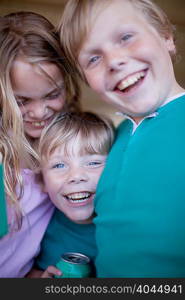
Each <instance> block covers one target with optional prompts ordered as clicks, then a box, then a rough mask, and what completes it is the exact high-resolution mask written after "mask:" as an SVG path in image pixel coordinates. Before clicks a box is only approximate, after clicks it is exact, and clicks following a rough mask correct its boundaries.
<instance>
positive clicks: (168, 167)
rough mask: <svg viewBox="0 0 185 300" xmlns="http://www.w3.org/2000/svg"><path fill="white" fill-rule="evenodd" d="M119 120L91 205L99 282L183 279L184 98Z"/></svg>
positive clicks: (184, 249)
mask: <svg viewBox="0 0 185 300" xmlns="http://www.w3.org/2000/svg"><path fill="white" fill-rule="evenodd" d="M132 128H133V124H132V122H131V121H130V120H127V121H124V122H123V123H122V124H121V125H120V127H119V128H118V132H117V138H116V141H115V144H114V145H113V148H112V150H111V152H110V155H109V157H108V161H107V165H106V167H105V170H104V172H103V174H102V177H101V179H100V182H99V185H98V191H97V196H96V201H95V206H96V207H95V210H96V213H97V217H96V218H95V220H94V222H95V225H96V243H97V248H98V256H97V259H96V270H97V276H98V277H127V278H128V277H145V278H147V277H185V96H182V97H179V98H178V99H175V100H173V101H172V102H170V103H168V104H166V105H165V106H163V107H161V108H159V109H158V111H157V116H156V117H153V118H147V119H145V120H144V121H143V122H142V123H141V124H140V125H139V127H138V128H137V129H136V131H135V133H134V134H132Z"/></svg>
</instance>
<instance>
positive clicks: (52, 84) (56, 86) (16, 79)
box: [10, 59, 65, 139]
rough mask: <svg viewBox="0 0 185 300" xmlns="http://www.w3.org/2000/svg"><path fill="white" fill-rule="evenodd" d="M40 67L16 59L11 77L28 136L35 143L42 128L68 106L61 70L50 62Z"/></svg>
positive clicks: (41, 64) (43, 63)
mask: <svg viewBox="0 0 185 300" xmlns="http://www.w3.org/2000/svg"><path fill="white" fill-rule="evenodd" d="M40 67H41V68H40ZM40 67H38V65H32V64H30V63H28V62H26V61H25V60H23V59H17V60H16V61H15V62H14V64H13V66H12V70H11V74H10V76H11V82H12V88H13V92H14V96H15V98H16V100H17V103H18V105H19V107H20V110H21V113H22V117H23V122H24V131H25V134H26V135H27V136H29V137H30V138H33V139H36V138H39V137H40V135H41V132H42V130H43V128H44V127H45V126H47V125H48V124H49V123H50V122H51V120H52V119H53V118H54V117H55V115H56V114H57V113H59V112H61V111H62V109H63V107H64V104H65V89H64V80H63V76H62V74H61V71H60V70H59V68H58V67H57V66H56V65H55V64H52V63H47V62H42V63H40Z"/></svg>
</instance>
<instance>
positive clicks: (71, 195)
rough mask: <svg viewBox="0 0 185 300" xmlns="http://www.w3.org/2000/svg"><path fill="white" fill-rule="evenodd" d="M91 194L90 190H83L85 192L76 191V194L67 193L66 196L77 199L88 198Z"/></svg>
mask: <svg viewBox="0 0 185 300" xmlns="http://www.w3.org/2000/svg"><path fill="white" fill-rule="evenodd" d="M90 194H91V193H89V192H83V193H74V194H70V195H66V196H67V198H69V199H70V200H76V199H82V198H87V197H89V196H90Z"/></svg>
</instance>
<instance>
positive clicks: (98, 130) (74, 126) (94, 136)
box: [38, 112, 114, 165]
mask: <svg viewBox="0 0 185 300" xmlns="http://www.w3.org/2000/svg"><path fill="white" fill-rule="evenodd" d="M77 136H78V137H79V138H80V145H81V154H82V155H84V154H102V155H106V154H108V152H109V150H110V148H111V146H112V144H113V141H114V125H113V123H112V121H111V120H109V119H108V118H107V117H105V116H99V115H97V114H94V113H92V112H81V113H64V114H61V115H60V116H58V117H56V118H55V119H54V120H53V121H52V122H51V123H50V124H49V126H48V127H46V128H45V129H44V130H43V132H42V134H41V138H40V141H39V147H38V154H39V157H40V163H41V165H42V164H44V162H45V161H47V160H49V158H50V156H51V155H52V153H53V152H54V151H55V150H56V149H57V148H58V147H61V146H63V147H64V151H65V152H66V154H67V153H68V143H69V141H71V140H72V139H75V138H76V137H77Z"/></svg>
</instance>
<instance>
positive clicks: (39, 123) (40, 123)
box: [32, 121, 45, 127]
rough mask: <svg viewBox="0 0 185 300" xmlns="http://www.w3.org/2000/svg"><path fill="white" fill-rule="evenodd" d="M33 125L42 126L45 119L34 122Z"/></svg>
mask: <svg viewBox="0 0 185 300" xmlns="http://www.w3.org/2000/svg"><path fill="white" fill-rule="evenodd" d="M32 125H33V126H35V127H41V126H44V125H45V121H41V122H32Z"/></svg>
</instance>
